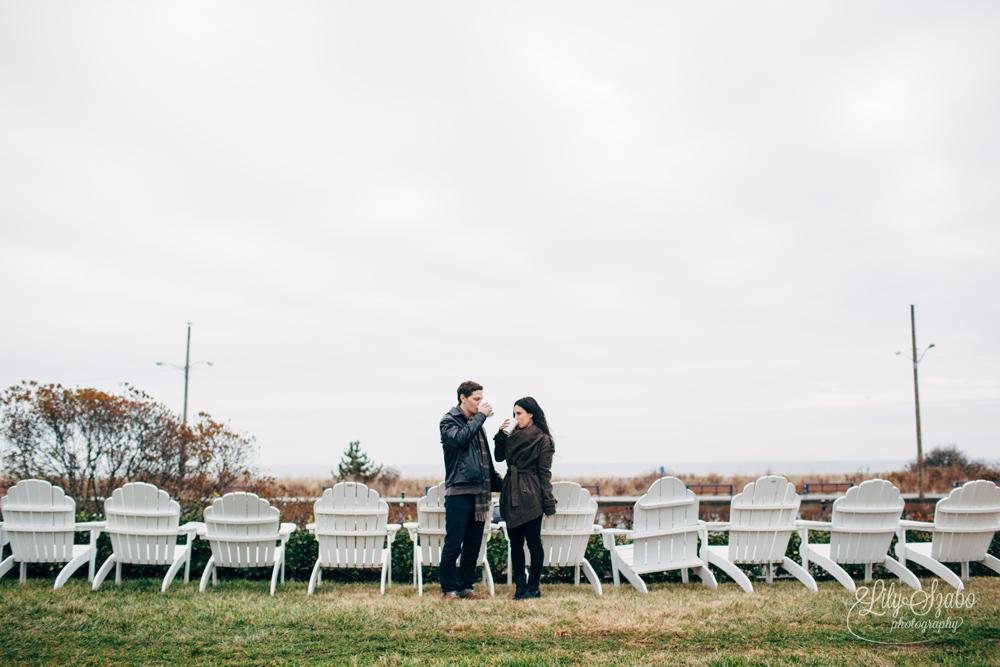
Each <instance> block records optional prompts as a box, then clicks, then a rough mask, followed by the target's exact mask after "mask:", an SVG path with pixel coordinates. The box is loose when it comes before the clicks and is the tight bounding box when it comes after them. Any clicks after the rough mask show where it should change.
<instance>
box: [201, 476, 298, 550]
mask: <svg viewBox="0 0 1000 667" xmlns="http://www.w3.org/2000/svg"><path fill="white" fill-rule="evenodd" d="M280 518H281V512H280V511H279V510H278V508H277V507H271V503H269V502H267V500H265V499H263V498H259V497H258V496H257V494H256V493H247V492H245V491H235V492H233V493H227V494H226V495H224V496H222V497H221V498H216V499H215V501H213V502H212V504H211V505H210V506H209V507H206V508H205V539H206V540H208V542H209V544H210V545H211V546H212V555H213V556H214V557H215V564H216V566H218V567H264V566H269V565H274V552H275V546H276V544H277V541H278V539H279V538H278V523H279V520H280Z"/></svg>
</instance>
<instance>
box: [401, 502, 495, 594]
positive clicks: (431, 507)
mask: <svg viewBox="0 0 1000 667" xmlns="http://www.w3.org/2000/svg"><path fill="white" fill-rule="evenodd" d="M444 492H445V486H444V482H441V483H440V484H438V485H437V486H435V487H433V488H430V489H428V490H427V495H426V496H424V497H423V498H421V499H420V500H418V501H417V520H416V521H411V522H407V523H404V524H403V528H405V529H406V530H407V532H409V533H410V540H411V541H412V542H413V586H414V588H416V589H417V595H423V594H424V572H423V568H424V567H440V566H441V549H442V548H444V536H445V522H444V498H445V496H444ZM496 528H497V525H496V524H494V523H492V522H491V523H487V524H485V525H484V526H483V542H482V545H481V546H480V547H479V557H478V559H477V560H476V565H481V566H482V568H483V581H485V582H486V585H487V586H489V589H490V595H495V594H496V591H495V590H494V586H493V573H492V572H490V564H489V562H487V560H486V546H487V544H489V541H490V537H492V536H493V532H494V530H496Z"/></svg>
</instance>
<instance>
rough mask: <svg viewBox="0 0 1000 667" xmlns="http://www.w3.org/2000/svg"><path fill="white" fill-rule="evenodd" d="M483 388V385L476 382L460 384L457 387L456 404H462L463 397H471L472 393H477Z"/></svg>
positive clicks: (467, 381)
mask: <svg viewBox="0 0 1000 667" xmlns="http://www.w3.org/2000/svg"><path fill="white" fill-rule="evenodd" d="M482 388H483V385H481V384H479V383H478V382H473V381H472V380H466V381H465V382H463V383H462V384H460V385H458V392H457V393H458V402H459V403H461V402H462V397H463V396H472V392H474V391H479V390H481V389H482Z"/></svg>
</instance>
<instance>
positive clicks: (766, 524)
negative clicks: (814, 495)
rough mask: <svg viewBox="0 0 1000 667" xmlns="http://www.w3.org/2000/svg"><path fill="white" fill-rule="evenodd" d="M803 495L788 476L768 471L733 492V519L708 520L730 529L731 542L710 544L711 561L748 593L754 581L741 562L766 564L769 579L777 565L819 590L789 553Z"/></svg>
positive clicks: (714, 526)
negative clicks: (789, 542)
mask: <svg viewBox="0 0 1000 667" xmlns="http://www.w3.org/2000/svg"><path fill="white" fill-rule="evenodd" d="M800 502H801V498H799V495H798V494H797V493H795V486H794V485H793V484H792V483H790V482H789V481H788V480H787V479H785V478H784V477H779V476H777V475H768V476H765V477H761V478H760V479H758V480H757V481H756V482H750V483H749V484H747V485H746V486H745V487H743V491H742V492H741V493H737V494H736V495H735V496H733V500H732V503H731V504H730V510H729V521H724V522H708V523H706V526H707V527H708V529H709V530H710V531H715V530H721V531H727V532H728V533H729V545H728V546H720V545H710V546H709V547H708V562H709V563H710V564H712V565H715V566H716V567H718V568H719V569H721V570H722V571H723V572H725V573H726V574H728V575H729V576H730V577H732V578H733V580H734V581H735V582H736V583H737V584H739V586H740V588H742V589H743V590H744V591H746V592H747V593H753V584H751V583H750V579H749V578H748V577H747V575H746V574H744V572H743V571H742V570H741V569H740V568H739V567H738V565H741V564H743V565H764V566H766V570H765V577H766V579H767V582H768V583H771V582H772V581H773V580H774V567H775V566H776V565H777V566H779V567H782V568H784V569H785V570H786V571H787V572H789V573H791V574H792V576H794V577H795V578H796V579H798V580H799V581H801V582H802V583H803V584H805V586H806V588H808V589H809V590H811V591H816V581H815V580H814V579H813V578H812V576H811V575H810V574H809V571H808V570H805V569H804V568H803V567H802V566H801V565H799V564H798V563H796V562H795V561H793V560H792V559H791V558H788V557H786V556H785V550H786V549H787V548H788V540H789V538H790V537H791V536H792V533H793V532H794V531H795V519H796V516H797V515H798V512H799V503H800Z"/></svg>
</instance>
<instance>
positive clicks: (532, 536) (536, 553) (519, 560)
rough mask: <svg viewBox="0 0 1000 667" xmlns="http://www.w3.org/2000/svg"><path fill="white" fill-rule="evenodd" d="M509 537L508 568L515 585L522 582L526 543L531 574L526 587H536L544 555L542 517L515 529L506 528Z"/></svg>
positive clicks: (540, 577) (540, 575)
mask: <svg viewBox="0 0 1000 667" xmlns="http://www.w3.org/2000/svg"><path fill="white" fill-rule="evenodd" d="M507 534H508V535H509V536H510V566H511V569H512V571H513V574H514V581H515V583H519V584H520V583H523V582H524V543H525V542H527V543H528V553H530V554H531V574H529V575H528V585H529V586H537V585H538V582H539V581H541V579H542V561H543V560H544V559H545V553H544V551H543V550H542V517H541V516H539V517H538V518H537V519H532V520H531V521H529V522H528V523H523V524H521V525H520V526H518V527H517V528H508V529H507Z"/></svg>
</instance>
